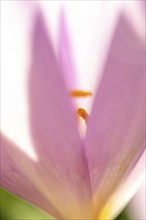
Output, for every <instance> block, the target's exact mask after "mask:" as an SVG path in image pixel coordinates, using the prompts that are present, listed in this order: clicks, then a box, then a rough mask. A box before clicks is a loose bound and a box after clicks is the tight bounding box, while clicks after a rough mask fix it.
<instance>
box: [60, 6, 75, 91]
mask: <svg viewBox="0 0 146 220" xmlns="http://www.w3.org/2000/svg"><path fill="white" fill-rule="evenodd" d="M58 54H59V65H60V68H61V69H62V70H63V73H64V75H65V80H66V84H67V86H68V88H69V89H75V88H76V86H77V82H76V77H75V65H74V63H73V58H72V52H71V45H70V37H69V33H68V30H67V25H66V20H65V14H64V10H62V11H61V17H60V33H59V45H58Z"/></svg>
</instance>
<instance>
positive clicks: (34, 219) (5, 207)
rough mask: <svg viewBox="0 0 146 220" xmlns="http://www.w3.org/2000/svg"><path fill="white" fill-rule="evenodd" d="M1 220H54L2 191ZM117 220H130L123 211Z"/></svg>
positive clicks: (0, 197)
mask: <svg viewBox="0 0 146 220" xmlns="http://www.w3.org/2000/svg"><path fill="white" fill-rule="evenodd" d="M0 199H1V205H0V213H1V215H0V219H1V220H18V219H19V220H23V219H28V220H49V219H50V220H52V218H49V216H48V215H47V214H46V213H44V212H42V211H41V210H39V209H37V208H35V207H33V206H31V205H30V204H28V203H26V202H24V201H23V200H21V199H19V198H17V197H15V196H13V195H12V194H10V193H8V192H7V191H5V190H3V189H1V192H0ZM116 220H129V218H128V216H127V213H126V211H123V212H122V213H121V214H120V215H119V216H118V217H117V218H116Z"/></svg>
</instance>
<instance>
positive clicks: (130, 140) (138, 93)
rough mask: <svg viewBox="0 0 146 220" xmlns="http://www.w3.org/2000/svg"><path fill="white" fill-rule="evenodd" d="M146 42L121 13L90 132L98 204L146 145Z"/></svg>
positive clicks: (89, 148) (88, 148) (88, 147)
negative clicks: (145, 54)
mask: <svg viewBox="0 0 146 220" xmlns="http://www.w3.org/2000/svg"><path fill="white" fill-rule="evenodd" d="M143 43H144V42H142V41H141V40H140V39H139V38H138V36H137V35H136V33H134V32H133V30H132V29H131V27H130V26H129V24H128V22H127V21H126V19H125V18H124V16H123V15H122V16H121V17H120V18H119V21H118V25H117V28H116V32H115V34H114V36H113V40H112V42H111V46H110V50H109V53H108V57H107V60H106V64H105V67H104V70H103V76H102V79H101V82H100V86H99V88H98V90H97V93H96V95H95V100H94V104H93V109H92V112H91V117H90V118H89V121H88V127H87V133H86V137H85V144H86V152H87V158H88V162H89V171H90V175H91V182H92V188H93V192H94V199H95V203H96V207H97V209H98V210H99V209H100V208H101V206H102V205H103V203H104V202H105V201H106V199H107V198H108V197H109V196H110V195H111V193H112V192H113V191H114V190H115V189H116V187H117V186H118V185H119V183H120V182H121V181H122V179H123V178H124V177H126V176H127V174H128V173H129V172H130V170H131V169H132V168H133V167H134V165H135V164H136V162H137V161H138V159H139V158H140V156H141V155H142V153H143V151H144V141H145V129H144V126H145V125H144V119H145V105H144V104H145V92H144V91H145V76H144V75H145V70H144V68H145V65H144V62H145V61H144V44H143ZM97 198H98V199H97ZM99 203H100V204H99Z"/></svg>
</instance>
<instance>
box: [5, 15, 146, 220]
mask: <svg viewBox="0 0 146 220" xmlns="http://www.w3.org/2000/svg"><path fill="white" fill-rule="evenodd" d="M61 30H64V31H63V33H62V34H64V36H63V39H66V40H67V36H66V34H67V33H66V31H65V28H64V23H62V26H61ZM61 36H62V35H61ZM63 39H62V41H61V42H62V44H63V45H62V47H61V48H60V54H61V64H62V65H59V64H58V62H57V60H56V58H55V55H54V51H53V48H52V44H51V41H50V37H49V36H48V34H47V31H46V28H45V24H44V21H43V17H42V14H41V13H40V12H38V13H37V14H36V18H35V25H34V31H33V34H32V43H31V60H30V68H29V74H28V77H27V82H28V84H27V85H26V88H27V89H26V91H27V92H28V93H27V98H28V103H29V114H28V115H29V116H28V117H29V122H30V127H29V131H30V136H31V141H32V145H33V147H34V148H33V149H34V156H33V157H32V156H31V157H30V156H28V154H26V153H24V152H23V151H22V150H20V149H19V147H18V146H17V144H16V143H14V142H12V141H11V140H10V139H9V138H7V137H6V135H4V134H2V136H1V143H2V161H1V163H2V164H1V165H2V166H1V167H2V169H1V177H2V178H1V186H2V187H4V188H5V189H7V190H9V191H10V192H12V193H14V194H16V195H18V196H20V197H22V198H23V199H25V200H27V201H29V202H31V203H33V204H35V205H36V206H38V207H40V208H42V209H43V210H45V211H47V212H48V213H49V214H50V215H52V218H55V219H68V220H70V219H78V220H92V219H93V220H94V219H112V218H113V216H114V215H116V214H117V211H119V207H120V208H121V207H122V206H123V204H124V203H123V201H120V199H121V198H120V197H119V196H116V195H117V194H118V193H119V190H121V191H122V189H123V187H125V186H127V183H128V182H129V178H130V176H131V175H132V171H133V170H134V168H135V167H136V164H137V163H138V162H139V159H140V157H141V156H142V154H143V152H144V149H145V146H144V142H145V133H144V118H145V114H144V100H145V97H144V96H145V94H144V89H145V82H144V50H143V45H142V43H143V42H142V40H141V39H140V38H139V37H138V36H137V35H136V34H135V32H134V31H133V29H132V28H131V26H130V25H129V24H128V22H127V20H126V18H125V17H124V15H121V17H119V21H118V25H117V27H116V31H115V34H114V36H113V39H112V42H111V45H110V49H109V52H108V56H107V60H106V64H105V67H104V70H103V75H102V79H101V82H100V85H99V88H98V89H97V91H96V94H95V98H94V102H93V108H92V111H91V114H90V116H89V117H88V118H87V132H86V134H85V137H84V138H83V139H82V138H81V137H80V135H79V131H78V123H77V119H76V114H75V109H74V107H73V105H72V99H71V97H70V91H68V87H67V86H66V83H65V75H63V74H64V73H65V74H66V73H67V72H68V69H69V68H68V63H71V59H70V58H71V56H70V54H69V47H68V46H69V44H68V45H66V41H64V40H63ZM133 42H134V46H133ZM70 77H72V76H70ZM70 83H72V82H71V80H70ZM14 101H15V100H14ZM12 108H13V106H12ZM133 186H134V183H133V182H132V181H131V182H130V187H131V188H133ZM124 189H125V188H124ZM127 190H128V191H129V190H131V189H130V188H129V187H128V188H127V189H126V190H125V191H124V193H125V195H124V198H125V197H126V198H127V195H126V194H127ZM122 192H123V191H122ZM117 200H118V203H119V204H118V206H119V207H117Z"/></svg>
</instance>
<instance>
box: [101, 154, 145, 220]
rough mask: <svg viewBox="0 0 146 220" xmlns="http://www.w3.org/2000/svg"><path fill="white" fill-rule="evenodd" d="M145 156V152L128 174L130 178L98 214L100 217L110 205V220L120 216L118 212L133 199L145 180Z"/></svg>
mask: <svg viewBox="0 0 146 220" xmlns="http://www.w3.org/2000/svg"><path fill="white" fill-rule="evenodd" d="M145 156H146V155H145V153H144V154H143V155H142V157H141V158H140V160H139V161H138V163H137V164H136V166H135V167H134V169H133V170H132V172H131V173H130V175H129V176H128V178H127V179H126V181H124V182H122V183H121V184H120V186H119V187H118V188H117V190H116V191H115V193H113V194H112V196H111V197H110V198H109V199H108V201H107V203H106V204H105V206H104V207H103V209H102V211H101V213H100V214H99V216H98V218H99V219H100V215H101V214H102V213H104V211H105V210H106V209H107V207H109V209H108V220H110V219H115V218H116V216H118V214H119V213H120V212H122V210H123V209H124V207H125V206H126V205H127V204H128V202H129V201H130V200H131V199H132V197H133V196H134V194H135V193H136V192H137V190H138V188H139V187H140V185H141V183H142V181H143V180H145V172H144V170H145ZM117 201H118V202H117ZM140 205H142V204H140ZM133 211H134V210H133ZM137 219H141V218H137Z"/></svg>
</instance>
